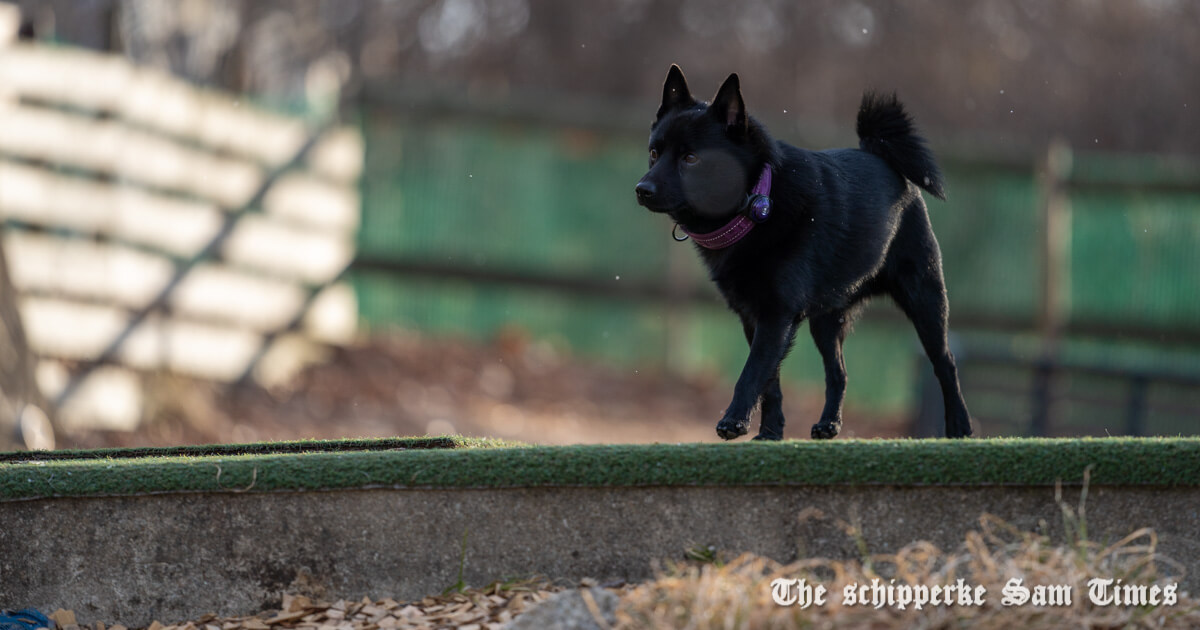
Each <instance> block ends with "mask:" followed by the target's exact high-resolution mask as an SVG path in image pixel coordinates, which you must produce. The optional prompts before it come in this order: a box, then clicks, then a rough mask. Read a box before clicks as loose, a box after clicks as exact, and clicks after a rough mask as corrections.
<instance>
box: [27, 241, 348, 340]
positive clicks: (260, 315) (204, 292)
mask: <svg viewBox="0 0 1200 630" xmlns="http://www.w3.org/2000/svg"><path fill="white" fill-rule="evenodd" d="M4 246H5V249H6V251H8V252H9V255H10V258H11V264H10V267H11V273H12V277H13V283H14V285H15V286H16V287H17V289H18V290H19V291H22V292H32V293H37V294H51V295H63V296H66V297H74V298H79V299H84V300H88V301H96V302H102V303H113V304H117V305H120V306H123V307H126V308H130V309H140V308H143V307H145V306H146V305H148V304H149V303H150V302H151V300H153V299H154V298H155V297H156V296H157V295H158V294H159V292H160V291H161V290H162V287H164V286H165V285H166V283H167V282H168V281H169V280H170V278H171V277H172V275H173V274H174V271H175V268H174V265H173V264H172V262H171V261H170V260H169V259H167V258H165V257H162V256H156V255H153V254H148V253H145V252H140V251H137V250H133V249H130V248H126V247H121V246H116V245H112V244H107V243H95V242H91V241H82V240H76V239H61V238H56V237H53V236H49V235H42V234H27V233H21V232H13V233H9V234H7V235H6V236H5V237H4ZM306 293H307V292H306V291H305V289H304V288H302V287H301V286H300V285H297V284H295V283H293V282H287V281H283V280H278V279H274V278H265V277H261V276H256V275H253V274H249V273H246V272H244V271H240V270H237V269H234V268H231V267H228V266H224V265H220V264H215V263H202V264H200V265H197V266H196V267H195V268H194V269H192V270H191V271H190V272H188V274H187V275H186V276H185V277H184V278H183V280H182V282H180V284H179V286H177V287H176V288H175V290H174V291H173V292H172V294H171V296H170V297H169V299H168V302H167V304H168V306H169V307H170V308H171V310H172V311H173V312H175V313H177V314H179V315H182V316H185V317H188V318H194V319H201V320H215V321H221V322H228V323H231V324H236V325H238V326H241V327H247V328H251V329H253V330H261V331H271V330H278V329H280V328H283V327H285V326H286V325H287V324H288V323H289V322H291V321H292V320H293V319H294V318H295V317H296V316H297V314H299V313H300V310H301V308H303V305H304V301H305V297H306ZM322 304H323V303H322ZM346 307H347V303H346V301H345V298H344V297H342V298H338V300H337V301H336V302H334V303H333V304H332V305H331V306H329V307H323V308H324V309H326V310H328V315H323V316H322V317H324V319H322V320H321V321H322V322H325V323H324V324H323V325H322V330H326V331H331V332H327V333H326V334H327V336H330V337H331V338H333V337H337V336H338V335H343V334H346V333H345V322H344V321H339V320H338V319H337V318H339V317H340V318H343V319H344V318H345V317H346V315H345V314H343V313H341V312H340V311H339V310H338V309H345V308H346ZM350 307H351V308H354V307H353V303H351V304H350ZM322 312H324V311H322ZM352 316H353V315H351V317H352ZM349 334H350V335H351V336H352V335H353V331H350V332H349Z"/></svg>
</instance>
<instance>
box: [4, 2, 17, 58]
mask: <svg viewBox="0 0 1200 630" xmlns="http://www.w3.org/2000/svg"><path fill="white" fill-rule="evenodd" d="M20 26H21V7H19V6H17V5H15V4H8V3H4V4H0V50H3V49H5V48H7V47H9V46H11V45H12V43H13V42H15V41H16V40H17V29H18V28H20Z"/></svg>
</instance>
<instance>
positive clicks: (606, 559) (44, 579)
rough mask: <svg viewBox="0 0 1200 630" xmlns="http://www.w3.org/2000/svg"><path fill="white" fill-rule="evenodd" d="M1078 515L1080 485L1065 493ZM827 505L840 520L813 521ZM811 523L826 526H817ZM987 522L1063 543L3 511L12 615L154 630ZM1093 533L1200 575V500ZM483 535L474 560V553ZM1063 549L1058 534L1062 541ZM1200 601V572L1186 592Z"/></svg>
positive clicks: (726, 510)
mask: <svg viewBox="0 0 1200 630" xmlns="http://www.w3.org/2000/svg"><path fill="white" fill-rule="evenodd" d="M1064 495H1065V496H1066V498H1067V501H1068V502H1070V503H1075V502H1076V501H1077V498H1078V488H1077V487H1071V488H1068V489H1066V490H1064ZM809 508H816V509H817V510H820V512H821V513H822V514H823V515H824V517H823V518H820V517H817V518H804V519H801V514H802V512H805V510H808V509H809ZM805 513H806V514H809V515H811V514H812V512H811V511H810V512H805ZM983 513H991V514H995V515H997V516H999V517H1001V518H1003V519H1006V520H1008V521H1010V522H1012V523H1013V524H1015V525H1017V526H1018V527H1022V528H1026V529H1031V530H1043V531H1045V530H1046V529H1048V530H1050V532H1051V533H1054V531H1055V530H1058V529H1061V517H1060V514H1061V512H1060V510H1059V508H1058V506H1057V505H1056V503H1055V496H1054V488H1053V487H1047V486H1016V485H1007V486H996V485H990V486H988V485H983V486H959V487H937V486H911V485H910V486H889V485H820V486H817V485H791V486H784V485H773V486H749V487H737V486H704V487H679V486H652V487H533V488H492V489H452V488H442V489H412V488H399V489H395V488H393V489H368V490H339V491H306V492H287V491H277V492H263V493H254V492H251V493H233V492H223V493H204V492H191V493H168V494H150V495H141V496H126V497H68V498H43V499H32V500H25V501H17V502H8V503H4V504H2V505H0V606H3V607H26V606H33V607H37V608H41V609H51V610H52V609H54V608H58V607H63V608H70V609H73V610H75V611H76V613H77V614H78V615H79V618H80V621H81V622H85V623H86V622H90V621H94V620H99V621H104V622H105V623H123V624H125V625H128V626H133V627H136V626H144V625H147V624H149V623H150V622H151V621H152V620H155V619H157V620H159V621H163V622H170V621H180V620H184V619H189V618H195V617H197V616H199V615H201V614H204V613H207V612H215V613H218V614H222V615H229V614H249V613H253V612H257V611H259V610H261V609H262V608H263V607H264V606H266V605H267V604H270V603H273V602H278V600H279V598H280V595H281V593H282V592H291V593H301V594H307V595H311V596H316V597H321V598H361V597H363V596H364V595H366V596H371V597H384V596H391V597H396V598H420V597H422V596H424V595H428V594H431V593H437V592H440V591H442V590H443V589H445V588H446V587H447V586H449V585H451V584H453V583H455V582H456V581H457V580H458V579H459V565H460V561H462V560H464V559H465V573H464V575H463V577H464V579H465V581H466V582H467V583H468V584H471V585H485V584H487V583H490V582H492V581H494V580H497V579H501V578H505V577H516V576H527V575H530V574H542V575H546V576H549V577H552V578H562V579H578V578H581V577H593V578H598V579H607V578H621V579H625V580H630V581H633V580H641V579H644V578H647V577H649V576H650V575H651V574H652V571H653V567H654V565H655V563H656V562H658V561H660V560H663V559H671V558H680V557H682V553H683V551H684V550H685V549H687V548H689V547H691V546H694V545H697V544H703V545H713V546H715V547H716V548H718V549H724V550H730V551H737V552H741V551H752V552H756V553H759V554H763V555H767V556H770V557H773V558H776V559H778V560H781V561H788V560H791V559H794V558H796V557H798V555H805V556H824V557H832V558H848V557H855V556H856V555H857V551H856V550H855V547H854V544H853V541H851V540H850V539H848V538H847V537H846V535H845V534H844V533H843V532H842V530H841V529H840V528H839V527H838V525H837V524H836V522H835V521H836V519H842V520H845V521H848V522H854V523H858V524H860V525H861V529H862V534H863V537H864V538H865V540H866V542H867V544H868V545H869V547H870V549H871V551H872V552H888V551H894V550H896V549H898V548H899V547H901V546H903V545H904V544H907V543H909V542H912V541H915V540H929V541H932V542H933V543H935V544H937V545H939V546H942V547H945V548H954V547H956V546H957V545H958V544H960V543H961V541H962V540H963V536H964V534H965V533H966V532H967V531H969V530H971V529H973V528H976V527H977V526H978V519H979V516H980V515H981V514H983ZM1087 520H1088V531H1089V532H1090V534H1091V536H1092V538H1093V539H1096V540H1116V539H1117V538H1119V537H1121V536H1123V535H1124V534H1127V533H1129V532H1131V531H1132V530H1133V529H1135V528H1137V527H1141V526H1150V527H1153V528H1154V529H1155V530H1156V531H1157V533H1158V535H1159V542H1160V551H1161V552H1162V553H1164V554H1166V555H1167V556H1170V557H1173V558H1174V559H1176V560H1178V561H1180V562H1182V563H1183V564H1184V566H1187V567H1196V566H1200V487H1196V486H1194V485H1190V486H1174V487H1147V486H1096V485H1093V486H1092V487H1091V488H1090V489H1089V493H1088V500H1087ZM464 534H465V537H466V543H465V555H464V553H463V549H464V548H463V539H464ZM1056 535H1057V534H1056ZM1198 587H1200V581H1198V580H1197V576H1196V575H1194V574H1193V575H1190V576H1188V577H1187V579H1186V580H1185V582H1184V584H1183V588H1185V589H1189V590H1192V591H1195V590H1196V589H1197V588H1198Z"/></svg>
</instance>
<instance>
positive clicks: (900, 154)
mask: <svg viewBox="0 0 1200 630" xmlns="http://www.w3.org/2000/svg"><path fill="white" fill-rule="evenodd" d="M856 129H857V131H858V146H859V148H861V149H862V150H863V151H866V152H867V153H871V154H874V155H877V156H879V157H881V158H883V160H884V161H885V162H887V163H888V166H891V167H892V168H893V169H895V170H896V172H897V173H900V175H901V176H903V177H904V179H907V180H908V181H910V182H912V183H914V184H916V185H917V186H920V187H921V188H924V189H925V190H927V191H929V193H930V194H931V195H933V196H935V197H937V198H938V199H941V200H943V201H945V199H946V190H945V188H944V187H943V184H942V171H941V169H939V168H938V165H937V162H935V161H934V159H933V152H932V151H930V150H929V147H928V146H926V145H925V139H924V138H922V137H921V136H919V135H917V130H916V128H915V127H914V126H913V121H912V117H910V116H909V115H908V112H906V111H904V106H903V105H901V104H900V101H899V100H897V98H896V94H895V93H892V94H886V95H885V94H876V93H874V92H866V93H864V94H863V98H862V105H860V106H859V108H858V124H857V125H856Z"/></svg>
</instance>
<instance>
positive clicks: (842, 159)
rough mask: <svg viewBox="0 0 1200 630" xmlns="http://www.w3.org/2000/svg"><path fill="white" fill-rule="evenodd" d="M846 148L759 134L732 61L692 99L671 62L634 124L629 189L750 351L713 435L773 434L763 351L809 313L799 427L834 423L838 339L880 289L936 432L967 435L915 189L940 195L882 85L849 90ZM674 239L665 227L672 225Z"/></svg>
mask: <svg viewBox="0 0 1200 630" xmlns="http://www.w3.org/2000/svg"><path fill="white" fill-rule="evenodd" d="M857 127H858V136H859V139H860V141H859V146H860V147H861V150H860V149H834V150H830V151H807V150H804V149H798V148H796V147H793V146H791V145H788V144H785V143H782V142H777V141H775V140H773V139H772V138H771V137H770V136H769V135H768V134H767V131H766V129H765V128H763V126H762V125H761V124H760V123H759V122H758V121H756V120H755V119H754V118H752V117H750V116H748V115H747V114H746V107H745V104H744V103H743V101H742V94H741V89H740V88H739V85H738V77H737V75H736V74H733V75H730V76H729V78H728V79H726V80H725V83H724V84H722V85H721V89H720V90H718V91H717V95H716V97H715V98H713V101H712V104H711V105H710V104H707V103H703V102H697V101H696V100H695V99H694V98H692V95H691V93H690V92H689V91H688V86H687V82H686V81H685V80H684V78H683V72H682V71H680V69H679V67H678V66H671V70H670V71H669V72H668V73H667V81H666V84H665V85H664V86H663V99H662V105H661V106H660V107H659V109H658V116H657V118H656V120H655V122H654V124H653V125H652V126H651V127H650V170H649V172H647V173H646V175H645V177H642V179H641V181H639V182H638V183H637V188H636V190H637V198H638V203H640V204H642V205H643V206H645V207H646V208H648V209H650V210H651V211H654V212H661V213H665V214H667V215H668V216H670V217H671V219H673V220H674V221H675V222H676V224H677V225H676V229H677V230H682V231H683V232H684V234H686V235H687V236H686V237H683V238H687V237H690V238H691V239H692V241H693V242H694V243H696V245H697V249H698V251H699V252H700V257H701V258H702V259H703V260H704V264H705V265H706V266H707V267H708V270H709V275H710V276H711V278H712V280H713V281H714V282H715V283H716V285H717V288H718V289H719V290H720V291H721V295H722V296H724V298H725V301H726V302H727V303H728V304H729V307H730V308H731V309H733V311H734V312H736V313H737V314H738V316H739V317H740V318H741V320H742V328H743V330H744V331H745V333H746V340H747V341H748V342H749V343H750V357H749V359H747V361H746V366H745V367H744V368H743V369H742V374H741V376H740V377H739V378H738V381H737V386H736V388H735V389H734V393H733V401H732V402H731V403H730V404H729V408H728V409H726V410H725V416H724V417H723V418H722V419H721V421H720V422H718V423H717V435H719V436H720V437H722V438H724V439H726V440H732V439H734V438H736V437H738V436H741V435H745V434H746V432H747V430H748V428H749V425H750V413H751V411H753V409H754V407H755V406H756V405H757V404H758V403H759V401H760V400H761V401H762V422H761V427H760V429H759V432H758V435H757V436H756V437H755V439H766V440H778V439H781V438H782V437H783V422H784V419H783V411H782V408H781V404H782V400H783V395H782V394H781V393H780V390H779V365H780V363H781V362H782V361H783V358H784V356H785V355H786V354H787V353H788V351H789V350H790V349H791V346H792V343H793V342H794V340H795V336H796V329H797V328H798V327H799V326H800V323H801V322H802V321H804V320H805V319H808V320H809V327H810V330H811V332H812V337H813V341H815V342H816V345H817V349H818V350H820V351H821V357H822V359H823V360H824V363H825V409H824V411H822V412H821V419H820V421H819V422H817V424H816V425H814V426H813V428H812V437H813V438H832V437H834V436H836V435H837V434H838V431H839V430H840V429H841V426H842V399H843V397H844V396H845V392H846V368H845V365H844V363H843V361H842V341H843V340H844V339H845V337H846V333H848V332H849V331H850V327H851V325H852V323H853V321H854V318H855V316H856V315H857V314H858V311H859V310H860V308H861V306H862V304H863V303H864V302H865V301H866V300H867V298H870V297H872V296H875V295H879V294H887V295H890V296H891V297H892V299H894V300H895V301H896V303H897V304H898V305H899V306H900V308H901V309H902V310H903V311H904V313H905V314H906V315H908V318H909V319H910V320H912V323H913V325H914V326H915V327H916V329H917V334H918V335H919V337H920V339H921V344H922V345H923V346H924V348H925V352H926V354H928V355H929V359H930V360H931V361H932V362H933V368H934V372H935V373H936V374H937V378H938V381H939V382H940V383H941V386H942V396H943V398H944V400H945V403H946V435H947V436H949V437H965V436H968V435H970V434H971V421H970V415H969V414H968V412H967V406H966V403H964V402H963V398H962V392H961V391H960V389H959V384H958V370H957V368H956V367H955V364H954V357H953V356H952V355H951V354H950V348H949V346H948V344H947V341H946V328H947V317H948V311H949V308H948V305H947V302H946V289H945V286H944V284H943V280H942V259H941V252H940V251H939V249H938V244H937V240H936V239H934V236H933V231H932V228H931V227H930V225H929V215H928V212H927V211H926V209H925V202H924V200H923V199H922V198H921V194H920V192H919V191H918V190H917V188H918V187H920V188H923V189H925V190H926V191H928V192H929V193H930V194H932V195H934V196H936V197H937V198H939V199H945V194H944V192H943V190H942V175H941V172H940V171H939V169H938V166H937V164H936V163H935V162H934V160H933V156H932V154H931V153H930V152H929V150H928V149H927V148H926V146H925V141H924V140H923V139H922V138H921V137H920V136H918V135H917V134H916V132H915V130H914V129H913V124H912V120H911V118H909V116H908V114H907V113H905V111H904V108H903V107H902V106H901V105H900V103H899V102H898V101H897V100H896V97H895V96H894V95H892V96H877V95H874V94H871V93H867V94H865V95H864V96H863V100H862V106H861V107H860V109H859V112H858V126H857ZM676 238H677V239H679V238H680V237H678V236H677V237H676Z"/></svg>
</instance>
